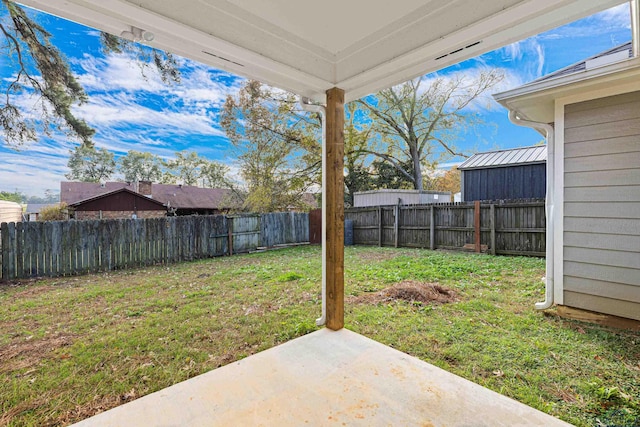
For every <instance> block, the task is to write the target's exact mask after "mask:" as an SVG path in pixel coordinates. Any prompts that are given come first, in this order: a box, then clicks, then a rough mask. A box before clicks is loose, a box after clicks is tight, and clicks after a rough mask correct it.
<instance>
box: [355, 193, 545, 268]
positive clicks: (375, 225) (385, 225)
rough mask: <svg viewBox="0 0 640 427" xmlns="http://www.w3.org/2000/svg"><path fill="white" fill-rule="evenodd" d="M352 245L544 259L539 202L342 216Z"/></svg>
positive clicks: (378, 209)
mask: <svg viewBox="0 0 640 427" xmlns="http://www.w3.org/2000/svg"><path fill="white" fill-rule="evenodd" d="M345 219H350V220H352V221H353V235H354V243H355V244H360V245H377V246H395V247H415V248H430V249H437V248H441V249H462V248H465V247H466V248H469V247H470V245H473V248H474V249H476V250H480V249H483V248H486V250H487V251H489V252H490V253H492V254H501V255H533V256H544V255H545V250H546V249H545V233H546V216H545V204H544V201H542V200H532V201H506V202H500V203H478V202H476V203H451V204H434V205H416V206H402V205H394V206H375V207H366V208H351V209H347V210H345Z"/></svg>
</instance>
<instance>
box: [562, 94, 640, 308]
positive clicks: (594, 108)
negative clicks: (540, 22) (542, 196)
mask: <svg viewBox="0 0 640 427" xmlns="http://www.w3.org/2000/svg"><path fill="white" fill-rule="evenodd" d="M563 139H564V147H563V152H564V165H563V169H564V172H563V177H562V178H563V182H564V185H563V196H564V203H563V212H564V221H563V229H562V230H563V231H562V242H563V244H562V251H563V264H562V304H564V305H567V306H571V307H576V308H582V309H586V310H593V311H598V312H601V313H607V314H612V315H617V316H621V317H627V318H631V319H636V320H640V92H632V93H627V94H622V95H616V96H609V97H605V98H599V99H594V100H590V101H584V102H578V103H573V104H567V105H565V106H564V135H563Z"/></svg>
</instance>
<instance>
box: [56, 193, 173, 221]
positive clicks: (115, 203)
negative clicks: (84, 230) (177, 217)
mask: <svg viewBox="0 0 640 427" xmlns="http://www.w3.org/2000/svg"><path fill="white" fill-rule="evenodd" d="M69 207H70V208H71V209H72V210H73V217H74V218H75V219H123V218H160V217H163V216H166V215H167V207H166V206H165V205H164V204H163V203H161V202H159V201H157V200H154V199H151V198H149V197H147V196H144V195H142V194H140V193H136V192H135V191H132V190H129V189H127V188H120V189H119V190H114V191H111V192H108V193H103V194H99V195H97V196H94V197H90V198H88V199H84V200H80V201H77V202H75V203H70V204H69Z"/></svg>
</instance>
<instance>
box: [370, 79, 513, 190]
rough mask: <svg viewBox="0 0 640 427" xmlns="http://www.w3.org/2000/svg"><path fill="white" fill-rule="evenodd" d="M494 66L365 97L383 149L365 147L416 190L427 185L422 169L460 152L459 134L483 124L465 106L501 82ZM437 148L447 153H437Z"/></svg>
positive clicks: (401, 86) (418, 82)
mask: <svg viewBox="0 0 640 427" xmlns="http://www.w3.org/2000/svg"><path fill="white" fill-rule="evenodd" d="M502 78H503V76H502V74H501V73H500V72H498V71H495V70H491V71H486V72H483V73H481V74H480V75H479V76H478V77H477V78H473V79H469V78H465V77H463V76H461V75H458V76H453V77H449V78H444V77H440V78H436V79H434V80H431V81H430V82H428V85H427V86H426V87H424V86H425V84H426V82H427V80H426V78H424V77H423V78H419V79H415V80H411V81H408V82H406V83H403V84H401V85H399V86H396V87H393V88H390V89H386V90H383V91H381V92H379V93H377V94H376V95H371V96H369V97H366V98H363V99H361V100H359V101H358V104H359V105H360V106H361V107H362V108H363V110H364V111H366V112H367V113H368V115H369V117H370V118H371V120H372V122H373V127H374V130H375V131H376V132H377V133H378V135H379V140H380V143H381V146H383V147H386V149H385V150H381V151H372V150H366V152H368V153H369V154H372V155H374V156H377V157H379V158H380V159H382V160H384V161H385V162H388V163H389V164H390V165H392V166H393V167H394V168H395V169H396V170H397V171H398V172H399V173H400V174H402V175H403V176H404V177H405V178H406V179H407V180H408V181H409V182H410V183H411V184H412V185H413V187H414V188H415V189H417V190H422V189H423V167H425V166H426V167H433V166H434V164H435V163H436V162H437V161H438V160H442V158H446V157H447V156H454V155H461V153H459V152H457V151H456V148H455V138H456V137H457V135H458V134H459V133H460V132H462V131H463V130H464V129H465V128H467V127H469V126H473V125H474V124H477V123H479V119H478V115H477V114H474V113H473V112H472V111H470V109H468V108H467V107H469V106H470V104H471V103H472V102H473V101H475V100H478V98H479V97H481V96H482V95H483V94H484V93H485V92H486V91H487V90H488V89H489V88H491V87H493V86H495V85H496V84H497V83H499V82H500V81H501V80H502ZM439 151H440V152H442V153H443V154H440V155H439Z"/></svg>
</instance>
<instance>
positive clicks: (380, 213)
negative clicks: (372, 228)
mask: <svg viewBox="0 0 640 427" xmlns="http://www.w3.org/2000/svg"><path fill="white" fill-rule="evenodd" d="M378 246H380V247H382V206H378Z"/></svg>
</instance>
